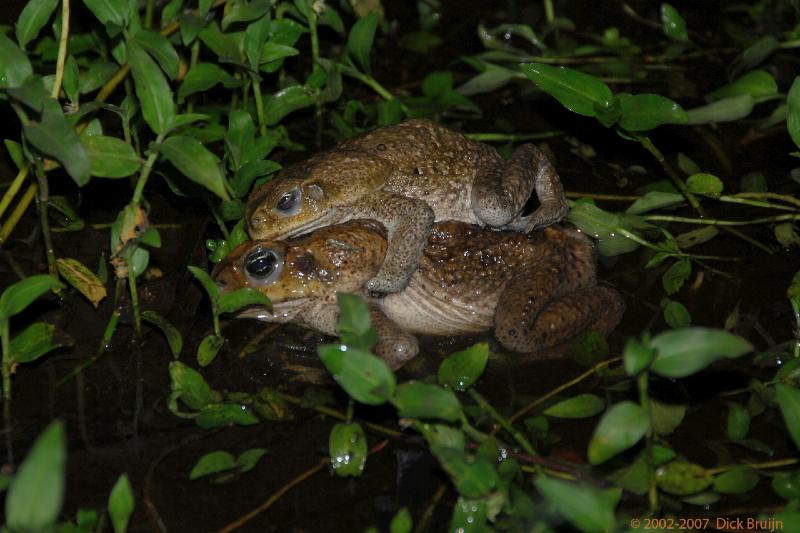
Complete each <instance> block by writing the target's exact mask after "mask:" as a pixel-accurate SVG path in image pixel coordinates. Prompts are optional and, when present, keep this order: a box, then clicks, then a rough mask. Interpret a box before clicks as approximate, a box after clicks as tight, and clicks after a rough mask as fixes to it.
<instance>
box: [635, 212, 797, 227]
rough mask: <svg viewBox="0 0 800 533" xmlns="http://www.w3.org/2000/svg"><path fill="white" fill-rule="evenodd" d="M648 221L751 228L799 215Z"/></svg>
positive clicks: (655, 218)
mask: <svg viewBox="0 0 800 533" xmlns="http://www.w3.org/2000/svg"><path fill="white" fill-rule="evenodd" d="M644 219H645V220H648V221H664V222H681V223H683V224H702V225H705V226H753V225H756V224H772V223H775V222H789V221H794V220H800V213H797V214H791V215H776V216H774V217H764V218H754V219H752V220H719V219H716V218H688V217H675V216H671V215H646V216H645V217H644Z"/></svg>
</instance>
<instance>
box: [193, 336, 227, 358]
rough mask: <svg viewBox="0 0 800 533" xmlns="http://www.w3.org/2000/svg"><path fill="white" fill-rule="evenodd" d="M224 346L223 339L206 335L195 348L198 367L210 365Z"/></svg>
mask: <svg viewBox="0 0 800 533" xmlns="http://www.w3.org/2000/svg"><path fill="white" fill-rule="evenodd" d="M224 345H225V337H221V336H219V335H214V334H211V335H206V336H205V337H204V338H203V340H202V341H200V346H198V347H197V363H198V364H199V365H200V366H208V365H210V364H211V362H212V361H213V360H214V358H215V357H217V354H218V353H219V351H220V349H221V348H222V347H223V346H224Z"/></svg>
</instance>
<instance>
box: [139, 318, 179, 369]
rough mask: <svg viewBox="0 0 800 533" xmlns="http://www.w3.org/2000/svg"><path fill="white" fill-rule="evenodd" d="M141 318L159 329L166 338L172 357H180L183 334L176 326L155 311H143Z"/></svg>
mask: <svg viewBox="0 0 800 533" xmlns="http://www.w3.org/2000/svg"><path fill="white" fill-rule="evenodd" d="M142 319H143V320H144V321H145V322H149V323H150V324H152V325H154V326H155V327H157V328H158V329H159V330H161V333H163V334H164V336H165V337H166V338H167V344H169V351H170V352H172V357H173V359H177V358H178V357H180V355H181V350H182V349H183V336H182V335H181V332H180V331H179V330H178V328H176V327H175V326H173V325H172V323H171V322H170V321H168V320H167V319H166V318H164V317H163V316H161V315H159V314H158V313H156V312H155V311H150V310H147V311H144V312H143V313H142Z"/></svg>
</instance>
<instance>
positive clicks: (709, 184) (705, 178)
mask: <svg viewBox="0 0 800 533" xmlns="http://www.w3.org/2000/svg"><path fill="white" fill-rule="evenodd" d="M686 187H687V188H688V189H689V192H690V193H692V194H702V195H703V196H708V197H710V198H719V196H720V195H721V194H722V189H723V185H722V180H720V179H719V178H718V177H716V176H715V175H713V174H706V173H703V172H700V173H697V174H692V175H691V176H689V177H688V178H687V179H686Z"/></svg>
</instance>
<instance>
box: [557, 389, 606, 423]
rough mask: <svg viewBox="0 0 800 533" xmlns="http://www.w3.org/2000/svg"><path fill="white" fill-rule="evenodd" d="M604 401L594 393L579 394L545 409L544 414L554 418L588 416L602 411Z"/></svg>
mask: <svg viewBox="0 0 800 533" xmlns="http://www.w3.org/2000/svg"><path fill="white" fill-rule="evenodd" d="M605 408H606V402H605V400H603V399H602V398H600V397H599V396H596V395H594V394H579V395H577V396H575V397H572V398H568V399H566V400H562V401H560V402H558V403H557V404H555V405H552V406H551V407H548V408H547V410H545V412H544V414H546V415H547V416H552V417H556V418H589V417H590V416H594V415H596V414H599V413H602V412H603V409H605Z"/></svg>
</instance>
